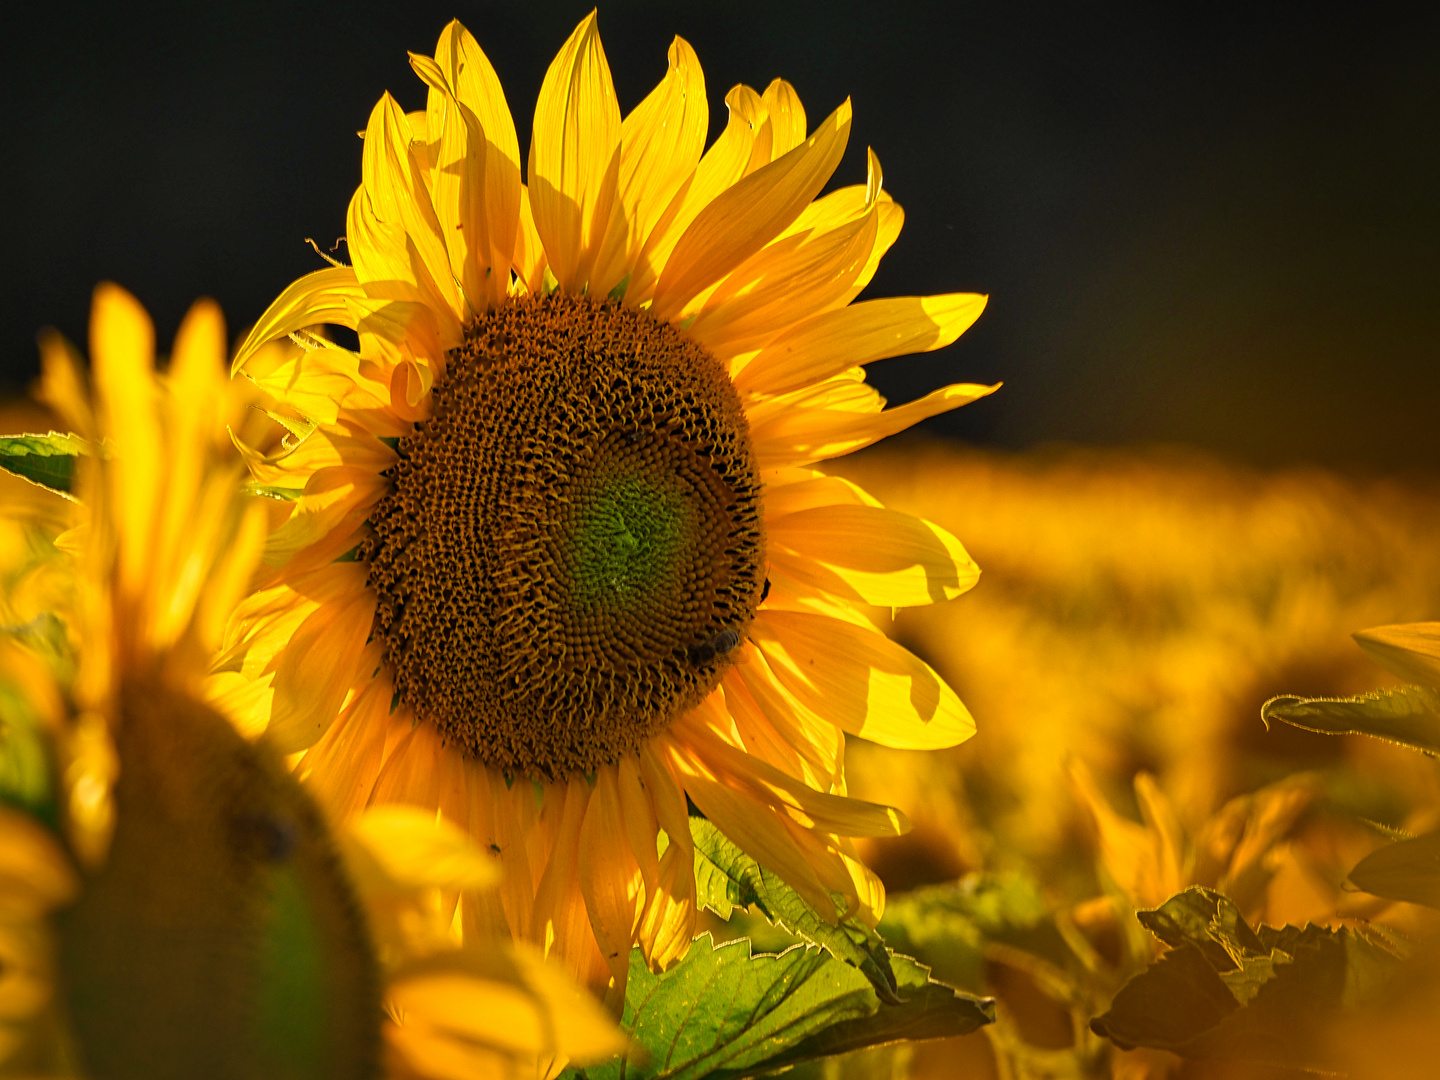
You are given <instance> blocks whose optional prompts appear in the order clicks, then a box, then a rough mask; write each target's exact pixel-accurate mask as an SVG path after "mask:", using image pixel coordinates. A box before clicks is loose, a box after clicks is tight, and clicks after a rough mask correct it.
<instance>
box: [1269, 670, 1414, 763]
mask: <svg viewBox="0 0 1440 1080" xmlns="http://www.w3.org/2000/svg"><path fill="white" fill-rule="evenodd" d="M1260 718H1261V719H1262V720H1264V721H1265V723H1266V724H1269V723H1270V721H1271V720H1283V721H1285V723H1287V724H1293V725H1294V726H1295V727H1298V728H1304V729H1305V730H1306V731H1318V732H1320V733H1322V734H1325V735H1371V736H1373V737H1375V738H1377V739H1384V740H1385V741H1386V742H1392V743H1399V744H1400V745H1401V746H1408V747H1411V748H1412V749H1415V750H1419V751H1422V752H1423V753H1426V754H1430V755H1432V756H1434V755H1437V754H1440V691H1436V690H1432V689H1429V688H1426V687H1423V686H1402V687H1399V688H1398V689H1395V690H1371V691H1370V692H1369V693H1368V694H1361V695H1359V696H1358V697H1352V698H1302V697H1293V696H1290V695H1282V696H1280V697H1274V698H1271V699H1270V700H1269V701H1267V702H1266V703H1265V704H1264V706H1262V707H1261V709H1260Z"/></svg>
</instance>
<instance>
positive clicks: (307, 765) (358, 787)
mask: <svg viewBox="0 0 1440 1080" xmlns="http://www.w3.org/2000/svg"><path fill="white" fill-rule="evenodd" d="M360 670H361V672H362V673H363V672H364V671H365V667H361V669H360ZM257 681H258V680H257ZM394 693H395V689H394V685H393V684H392V683H391V681H390V677H389V675H388V673H387V672H385V671H384V670H381V671H379V672H377V674H376V675H375V677H374V678H372V679H369V680H367V681H366V682H365V683H364V684H363V685H362V686H361V688H360V692H359V693H358V694H356V695H355V696H354V697H353V698H352V699H351V700H350V701H349V702H348V703H347V704H346V705H345V708H344V710H343V711H342V712H341V714H340V715H339V716H338V717H337V718H336V720H335V723H333V724H331V725H330V727H329V729H328V730H327V731H326V732H325V734H324V735H322V736H321V737H320V741H319V742H317V743H316V744H315V745H314V746H312V747H310V749H309V750H307V751H305V756H304V757H303V758H301V759H300V763H299V765H297V766H296V768H295V773H296V775H297V776H298V777H299V778H300V779H301V780H302V781H304V783H305V786H306V788H307V789H308V790H309V791H310V793H311V794H312V795H313V796H314V797H315V799H316V801H317V802H319V803H320V805H321V806H323V807H325V809H326V810H327V811H328V812H329V813H330V816H331V817H332V818H333V819H334V820H336V821H345V820H347V819H348V818H350V817H351V816H353V815H354V814H355V813H356V812H357V811H359V810H360V809H361V808H362V807H363V806H364V805H365V804H366V802H367V801H368V800H369V798H370V792H371V791H372V790H373V789H374V787H375V780H376V778H377V777H378V776H379V775H380V765H381V762H382V760H383V757H384V753H385V736H386V734H387V733H388V730H389V726H390V724H389V720H390V700H391V697H392V696H393V694H394ZM266 712H267V715H268V709H267V711H266Z"/></svg>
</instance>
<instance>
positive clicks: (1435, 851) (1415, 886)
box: [1350, 832, 1440, 908]
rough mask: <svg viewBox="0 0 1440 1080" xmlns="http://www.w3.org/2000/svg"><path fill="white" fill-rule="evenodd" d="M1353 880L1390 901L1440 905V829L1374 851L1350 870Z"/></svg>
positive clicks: (1369, 891)
mask: <svg viewBox="0 0 1440 1080" xmlns="http://www.w3.org/2000/svg"><path fill="white" fill-rule="evenodd" d="M1350 880H1351V881H1352V882H1354V883H1355V885H1356V887H1357V888H1361V889H1364V890H1365V891H1366V892H1368V893H1374V894H1375V895H1376V896H1383V897H1385V898H1386V899H1387V900H1405V901H1408V902H1409V903H1412V904H1424V905H1425V906H1426V907H1432V908H1440V832H1432V833H1426V834H1425V835H1423V836H1417V837H1415V838H1414V839H1412V840H1401V841H1400V842H1399V843H1396V844H1387V845H1386V846H1385V847H1382V848H1380V849H1379V850H1378V851H1372V852H1371V853H1370V854H1369V855H1366V856H1365V858H1363V859H1361V860H1360V862H1359V863H1358V864H1356V866H1355V869H1354V870H1351V871H1350Z"/></svg>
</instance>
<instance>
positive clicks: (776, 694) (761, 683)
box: [721, 641, 844, 791]
mask: <svg viewBox="0 0 1440 1080" xmlns="http://www.w3.org/2000/svg"><path fill="white" fill-rule="evenodd" d="M744 649H745V652H744V654H743V655H742V657H741V660H740V662H739V663H738V664H736V665H735V667H734V668H733V669H732V670H731V671H729V672H727V673H726V675H725V678H724V680H723V682H722V684H721V685H722V686H723V687H724V689H725V707H726V709H727V710H728V711H729V713H730V715H731V717H732V718H733V719H734V722H735V727H736V729H737V730H738V731H739V733H740V738H741V741H742V742H743V743H744V745H745V748H746V749H747V750H750V751H751V752H752V753H755V754H759V755H760V756H763V757H765V758H766V759H767V760H769V761H770V763H771V764H773V765H776V766H778V767H779V768H781V769H783V770H784V771H786V772H788V773H790V774H791V775H792V776H798V777H800V778H802V779H804V780H806V781H807V782H809V783H810V784H812V785H813V786H815V787H817V788H820V789H823V790H827V791H828V790H829V789H830V788H831V787H832V786H833V785H834V783H835V781H836V779H837V777H838V776H839V774H840V770H841V765H840V761H841V756H842V754H843V752H844V749H843V748H844V744H843V741H842V740H843V739H844V736H843V735H841V734H840V733H839V731H838V729H837V728H836V727H835V725H834V724H832V723H830V722H829V721H828V720H825V719H823V718H821V717H819V716H817V715H816V714H815V713H813V712H812V711H810V710H809V709H806V708H804V707H803V706H800V705H798V703H796V702H795V701H794V699H793V697H791V695H789V694H786V693H785V692H784V690H783V689H782V688H781V687H780V686H778V685H777V683H776V681H775V679H774V677H773V676H772V675H771V674H770V671H769V666H768V665H767V664H766V661H765V657H764V656H763V655H762V654H761V653H760V651H759V650H758V649H756V648H755V646H754V645H753V644H751V643H750V642H748V641H747V642H746V643H745V645H744ZM776 744H778V746H777V745H776Z"/></svg>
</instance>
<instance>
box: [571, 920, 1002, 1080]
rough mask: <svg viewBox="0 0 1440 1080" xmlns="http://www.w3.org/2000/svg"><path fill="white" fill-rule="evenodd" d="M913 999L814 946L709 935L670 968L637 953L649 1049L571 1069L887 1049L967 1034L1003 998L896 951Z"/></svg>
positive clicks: (634, 1078) (725, 1067) (634, 1004)
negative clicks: (888, 990) (895, 999)
mask: <svg viewBox="0 0 1440 1080" xmlns="http://www.w3.org/2000/svg"><path fill="white" fill-rule="evenodd" d="M895 960H896V962H897V965H896V966H897V968H898V970H899V972H900V976H899V978H900V979H902V980H903V985H904V988H905V990H906V994H907V998H906V1000H905V1001H904V1002H902V1003H901V1004H899V1005H895V1006H889V1005H885V1004H883V1003H882V1002H881V1001H880V999H879V997H878V996H877V995H876V992H875V988H874V987H873V986H872V985H871V984H870V982H869V981H868V980H867V979H866V978H865V976H864V975H862V974H861V973H860V972H859V971H858V970H857V969H856V968H854V967H852V966H851V965H849V964H845V963H842V962H840V961H839V960H837V959H835V957H834V956H832V955H830V954H829V953H828V952H826V951H824V950H822V949H819V948H817V947H815V946H811V945H796V946H794V947H793V948H790V949H788V950H786V951H785V952H783V953H780V954H779V955H764V954H762V955H752V953H751V950H750V942H749V941H747V940H745V939H743V938H742V939H741V940H738V941H732V942H729V943H727V944H724V945H720V946H715V945H714V944H713V942H712V941H711V939H710V935H709V934H702V935H701V936H700V937H698V938H696V939H695V941H694V942H693V943H692V944H691V946H690V951H689V952H688V953H686V955H685V958H684V959H683V960H681V961H680V963H678V964H677V965H675V966H674V967H672V968H671V969H670V970H669V971H667V972H665V973H663V974H658V975H657V974H655V973H653V972H651V971H650V970H649V968H648V967H647V966H646V964H645V960H644V957H643V955H642V954H641V952H640V950H639V949H638V948H637V949H635V950H634V951H632V952H631V954H630V975H629V983H628V986H627V990H626V995H625V1012H624V1015H623V1017H622V1019H621V1024H622V1026H623V1027H624V1028H625V1029H626V1030H627V1031H628V1032H629V1033H630V1036H631V1039H632V1041H633V1042H634V1044H635V1045H636V1046H638V1047H640V1048H641V1049H642V1050H643V1054H633V1055H632V1054H626V1055H623V1056H621V1057H619V1058H617V1059H615V1060H612V1061H610V1062H607V1063H605V1064H602V1065H598V1066H590V1067H587V1068H584V1069H576V1070H571V1071H569V1072H568V1073H567V1074H566V1075H567V1076H570V1077H576V1078H579V1077H583V1078H586V1080H620V1078H621V1077H624V1078H625V1080H694V1078H698V1077H702V1076H708V1077H716V1078H720V1080H740V1078H741V1077H747V1076H754V1075H756V1074H757V1073H761V1072H769V1071H771V1070H773V1069H777V1068H781V1067H784V1066H788V1065H794V1064H796V1063H798V1062H801V1061H808V1060H813V1059H815V1058H819V1057H824V1056H828V1055H831V1054H838V1053H844V1052H847V1051H850V1050H856V1049H861V1048H864V1047H868V1046H878V1045H881V1044H883V1043H887V1042H893V1041H895V1040H897V1039H902V1038H941V1037H948V1036H952V1035H963V1034H966V1033H968V1032H971V1031H974V1030H976V1029H977V1028H979V1027H981V1026H983V1025H985V1024H988V1023H991V1022H993V1020H994V1006H993V1004H992V1003H991V1002H988V1001H981V1000H977V999H975V998H971V997H969V996H967V995H963V994H960V993H958V992H957V991H955V990H952V989H950V988H949V987H946V986H942V985H940V984H939V983H934V982H931V981H930V978H929V973H928V970H927V969H925V968H924V967H922V966H921V965H919V964H916V963H914V962H913V961H909V960H906V959H905V958H902V957H896V958H895Z"/></svg>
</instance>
